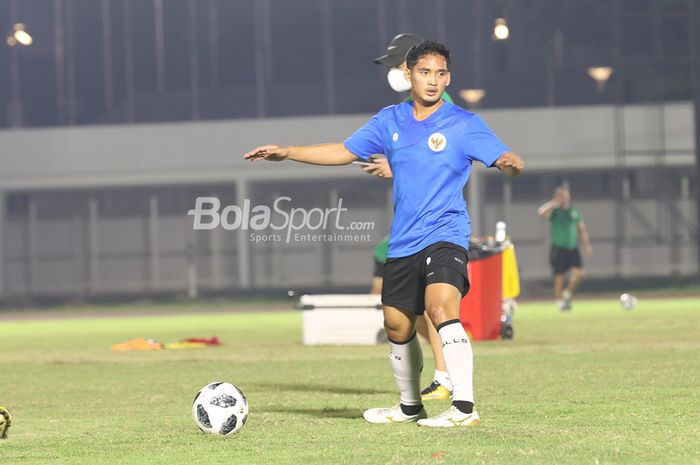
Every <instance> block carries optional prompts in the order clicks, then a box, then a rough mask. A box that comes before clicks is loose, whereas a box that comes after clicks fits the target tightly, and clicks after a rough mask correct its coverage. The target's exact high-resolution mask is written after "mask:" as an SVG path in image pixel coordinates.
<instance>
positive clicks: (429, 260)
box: [425, 257, 432, 266]
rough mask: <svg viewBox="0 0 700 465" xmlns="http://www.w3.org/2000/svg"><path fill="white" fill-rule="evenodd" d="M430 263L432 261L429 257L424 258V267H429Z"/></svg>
mask: <svg viewBox="0 0 700 465" xmlns="http://www.w3.org/2000/svg"><path fill="white" fill-rule="evenodd" d="M431 261H432V259H431V258H430V257H428V258H426V259H425V264H426V266H427V265H430V262H431Z"/></svg>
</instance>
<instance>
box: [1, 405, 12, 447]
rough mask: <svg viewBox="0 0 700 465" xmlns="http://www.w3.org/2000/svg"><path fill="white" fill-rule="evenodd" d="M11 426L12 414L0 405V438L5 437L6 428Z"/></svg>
mask: <svg viewBox="0 0 700 465" xmlns="http://www.w3.org/2000/svg"><path fill="white" fill-rule="evenodd" d="M10 426H12V414H11V413H10V411H9V410H7V409H6V408H5V407H0V439H5V438H7V430H8V429H9V428H10Z"/></svg>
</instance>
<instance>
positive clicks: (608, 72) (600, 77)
mask: <svg viewBox="0 0 700 465" xmlns="http://www.w3.org/2000/svg"><path fill="white" fill-rule="evenodd" d="M613 72H614V70H613V69H612V67H610V66H593V67H591V68H588V75H589V76H590V77H592V78H593V80H594V81H595V82H596V85H597V87H598V92H602V91H603V89H604V88H605V84H606V83H607V82H608V79H610V76H612V73H613Z"/></svg>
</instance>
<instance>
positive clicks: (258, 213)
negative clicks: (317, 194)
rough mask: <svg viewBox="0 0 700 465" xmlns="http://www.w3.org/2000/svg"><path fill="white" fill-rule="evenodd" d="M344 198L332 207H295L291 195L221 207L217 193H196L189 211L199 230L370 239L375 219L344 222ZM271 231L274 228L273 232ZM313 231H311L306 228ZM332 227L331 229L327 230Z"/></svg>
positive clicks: (266, 238) (284, 238)
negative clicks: (267, 201) (252, 203)
mask: <svg viewBox="0 0 700 465" xmlns="http://www.w3.org/2000/svg"><path fill="white" fill-rule="evenodd" d="M347 211H348V209H347V208H344V207H343V199H342V198H339V199H338V205H337V206H335V207H333V208H311V209H306V208H299V207H294V206H293V203H292V198H291V197H279V198H277V199H276V200H275V201H274V202H273V204H272V207H269V206H267V205H255V206H251V202H250V199H244V200H243V205H227V206H225V207H223V208H221V200H219V199H218V198H217V197H197V199H196V200H195V207H194V208H193V209H191V210H189V211H188V212H187V214H188V215H189V216H192V217H193V225H192V227H193V228H194V229H195V230H197V231H202V230H212V229H216V228H222V229H224V230H226V231H234V230H241V231H251V232H250V235H249V239H250V241H251V242H256V243H258V242H371V241H372V237H371V236H372V235H371V233H370V232H371V231H374V222H373V221H351V222H347V224H346V222H343V220H342V218H341V217H342V214H343V212H347ZM270 231H271V232H270ZM307 231H311V232H307ZM328 231H332V232H328Z"/></svg>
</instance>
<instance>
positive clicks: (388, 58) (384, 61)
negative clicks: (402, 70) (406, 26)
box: [374, 33, 423, 68]
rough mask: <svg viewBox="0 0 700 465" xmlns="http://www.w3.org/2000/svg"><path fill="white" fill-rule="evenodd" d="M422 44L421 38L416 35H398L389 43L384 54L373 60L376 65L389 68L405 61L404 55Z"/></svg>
mask: <svg viewBox="0 0 700 465" xmlns="http://www.w3.org/2000/svg"><path fill="white" fill-rule="evenodd" d="M421 42H423V38H422V37H421V36H419V35H417V34H411V33H406V34H399V35H397V36H396V37H394V38H393V39H391V42H389V46H388V47H387V48H386V54H385V55H382V56H380V57H378V58H375V59H374V62H375V63H376V64H378V65H386V66H389V67H391V68H393V67H395V66H398V65H400V64H401V63H403V62H404V61H406V53H407V52H408V50H409V49H410V48H411V47H413V46H414V45H416V44H419V43H421Z"/></svg>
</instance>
